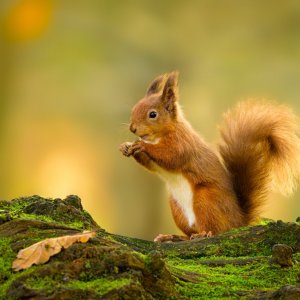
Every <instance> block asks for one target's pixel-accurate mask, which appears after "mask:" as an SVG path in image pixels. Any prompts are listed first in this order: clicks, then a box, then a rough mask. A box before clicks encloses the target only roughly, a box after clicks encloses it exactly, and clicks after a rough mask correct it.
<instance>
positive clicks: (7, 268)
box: [0, 237, 15, 295]
mask: <svg viewBox="0 0 300 300" xmlns="http://www.w3.org/2000/svg"><path fill="white" fill-rule="evenodd" d="M10 243H11V238H3V237H2V238H0V253H1V256H0V287H1V285H2V284H3V283H4V282H5V281H6V280H7V279H8V278H9V277H10V275H11V263H12V261H13V259H14V256H15V253H14V252H13V251H12V249H11V247H10ZM0 295H1V292H0Z"/></svg>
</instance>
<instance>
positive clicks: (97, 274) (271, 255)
mask: <svg viewBox="0 0 300 300" xmlns="http://www.w3.org/2000/svg"><path fill="white" fill-rule="evenodd" d="M298 221H300V220H299V218H298ZM84 230H94V231H96V233H97V234H96V236H95V237H94V238H92V239H91V240H89V241H88V242H87V243H84V244H81V243H76V244H73V245H72V246H70V247H69V248H67V249H63V250H62V251H61V252H60V253H58V254H57V255H55V256H52V257H51V258H50V260H49V261H48V262H47V263H45V264H41V265H34V266H31V267H29V268H28V269H25V270H22V271H19V272H15V271H13V269H12V262H13V261H14V259H15V258H16V255H17V253H18V251H19V250H21V249H23V248H26V247H28V246H30V245H32V244H34V243H36V242H39V241H41V240H44V239H47V238H53V237H61V236H64V235H73V234H77V233H80V232H82V231H84ZM0 253H1V256H0V299H55V300H56V299H300V264H299V262H300V223H299V222H294V223H284V222H282V221H277V222H275V221H272V220H266V221H264V222H262V223H261V224H259V225H256V226H250V227H244V228H239V229H233V230H231V231H228V232H226V233H224V234H221V235H218V236H215V237H210V238H203V239H195V240H192V241H184V242H174V243H162V244H160V243H154V242H150V241H145V240H141V239H136V238H130V237H125V236H120V235H114V234H110V233H108V232H106V231H105V230H104V229H102V228H100V226H98V225H97V224H96V222H95V221H94V220H93V219H92V217H91V216H90V215H89V214H88V212H86V211H85V210H84V209H83V208H82V205H81V200H80V199H79V198H78V197H77V196H68V197H67V198H66V199H64V200H61V199H44V198H42V197H39V196H32V197H23V198H18V199H14V200H12V201H0Z"/></svg>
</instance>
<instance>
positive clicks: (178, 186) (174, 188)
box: [156, 166, 195, 227]
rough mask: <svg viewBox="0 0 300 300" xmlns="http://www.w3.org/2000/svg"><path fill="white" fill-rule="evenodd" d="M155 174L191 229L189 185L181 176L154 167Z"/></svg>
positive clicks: (192, 220)
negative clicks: (160, 179)
mask: <svg viewBox="0 0 300 300" xmlns="http://www.w3.org/2000/svg"><path fill="white" fill-rule="evenodd" d="M156 172H157V174H158V175H159V176H160V177H161V178H162V179H163V180H164V181H165V182H166V185H167V189H168V191H169V193H170V194H171V195H172V197H173V198H174V200H175V201H176V202H177V204H178V205H179V207H180V208H181V209H182V211H183V213H184V215H185V217H186V219H187V221H188V224H189V226H190V227H192V226H193V225H194V224H195V214H194V209H193V192H192V189H191V185H190V183H189V182H188V180H187V179H186V178H185V177H184V176H183V175H182V174H178V173H171V172H168V171H166V170H164V169H162V168H160V167H159V166H156Z"/></svg>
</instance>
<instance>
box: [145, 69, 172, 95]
mask: <svg viewBox="0 0 300 300" xmlns="http://www.w3.org/2000/svg"><path fill="white" fill-rule="evenodd" d="M167 76H168V74H163V75H160V76H158V77H156V78H155V79H154V81H153V82H152V83H151V84H150V86H149V88H148V90H147V93H146V95H148V96H149V95H152V94H156V93H159V92H161V91H162V89H163V87H164V84H165V82H166V80H167Z"/></svg>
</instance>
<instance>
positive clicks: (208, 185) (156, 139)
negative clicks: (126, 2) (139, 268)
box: [120, 72, 300, 236]
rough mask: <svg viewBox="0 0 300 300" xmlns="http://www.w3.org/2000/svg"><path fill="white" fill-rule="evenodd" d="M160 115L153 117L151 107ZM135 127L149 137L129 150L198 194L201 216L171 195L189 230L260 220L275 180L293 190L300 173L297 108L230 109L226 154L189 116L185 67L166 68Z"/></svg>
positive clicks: (137, 110) (137, 112)
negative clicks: (182, 76)
mask: <svg viewBox="0 0 300 300" xmlns="http://www.w3.org/2000/svg"><path fill="white" fill-rule="evenodd" d="M151 111H155V112H156V113H157V114H158V116H157V118H156V119H154V120H152V119H151V118H150V117H149V112H151ZM130 129H131V131H132V132H134V133H135V134H136V135H137V136H139V137H140V138H141V139H139V140H137V141H135V142H134V143H124V144H122V145H121V148H120V149H121V151H122V152H123V154H124V155H126V156H131V155H132V156H133V157H134V158H135V160H136V161H137V162H139V163H140V164H142V165H143V166H144V167H146V168H147V169H148V170H150V171H152V172H157V173H159V172H161V171H160V170H161V169H163V170H165V171H167V172H169V173H172V174H181V175H182V176H183V177H182V178H185V179H187V181H188V183H189V185H190V187H191V190H192V193H193V212H194V215H195V223H194V224H192V225H190V224H189V223H188V221H187V218H186V216H185V214H184V213H183V210H182V207H180V205H179V204H178V201H176V199H174V198H173V196H172V195H170V196H169V203H170V207H171V210H172V214H173V218H174V220H175V223H176V225H177V226H178V227H179V228H180V229H181V230H182V231H183V232H184V233H185V234H186V235H187V236H191V235H192V234H195V233H196V234H197V233H201V232H209V231H211V232H212V233H213V234H217V233H220V232H223V231H226V230H228V229H230V228H234V227H239V226H244V225H247V224H249V223H251V222H252V221H254V220H255V219H256V218H257V217H258V214H259V209H260V207H261V205H262V203H263V202H264V201H265V198H266V195H267V192H268V191H269V190H270V188H271V185H272V183H273V184H274V182H276V184H277V185H278V186H279V187H281V189H282V190H283V191H286V192H291V191H292V190H293V188H294V187H295V183H296V181H297V180H298V178H299V173H300V172H299V170H300V167H299V166H300V164H299V153H300V151H299V149H300V147H299V139H298V136H297V134H296V132H297V122H296V118H295V116H294V114H293V113H292V112H291V111H290V110H289V109H288V108H286V107H284V106H278V105H273V104H270V103H267V102H255V101H246V102H243V103H241V104H239V105H238V106H237V107H236V109H235V110H233V111H230V112H228V113H227V114H226V115H225V125H224V126H223V128H222V129H221V134H222V138H223V141H222V144H221V145H220V154H221V158H222V160H221V159H220V158H219V157H218V155H217V154H216V153H215V152H214V151H213V150H211V148H210V147H209V146H208V145H207V144H206V143H205V142H204V141H203V139H202V138H201V137H200V136H199V135H198V134H197V133H196V132H195V131H194V130H193V129H192V127H191V126H190V124H189V123H188V122H187V121H186V120H185V119H184V117H183V115H182V112H181V109H180V107H179V105H178V73H177V72H172V73H169V74H165V75H161V76H159V77H158V78H157V79H155V80H154V82H153V83H152V84H151V85H150V87H149V89H148V91H147V93H146V96H145V97H144V98H143V99H142V100H140V101H139V102H138V103H137V104H136V105H135V106H134V108H133V110H132V116H131V126H130Z"/></svg>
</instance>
